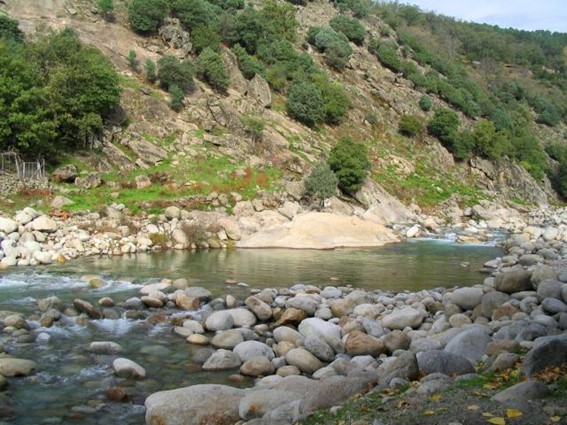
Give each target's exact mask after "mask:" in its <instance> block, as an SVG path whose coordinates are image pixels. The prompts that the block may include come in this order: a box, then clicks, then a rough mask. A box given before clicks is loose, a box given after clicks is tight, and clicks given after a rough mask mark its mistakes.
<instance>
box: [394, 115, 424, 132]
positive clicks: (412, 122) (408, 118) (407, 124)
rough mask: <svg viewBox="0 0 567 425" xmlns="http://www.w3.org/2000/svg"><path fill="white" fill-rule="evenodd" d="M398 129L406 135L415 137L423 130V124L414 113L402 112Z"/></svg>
mask: <svg viewBox="0 0 567 425" xmlns="http://www.w3.org/2000/svg"><path fill="white" fill-rule="evenodd" d="M398 130H399V132H400V133H401V134H403V135H404V136H408V137H415V136H417V135H418V134H420V133H421V132H422V131H423V124H422V123H421V121H420V120H419V118H418V117H416V116H415V115H408V114H404V115H402V117H401V118H400V124H399V127H398Z"/></svg>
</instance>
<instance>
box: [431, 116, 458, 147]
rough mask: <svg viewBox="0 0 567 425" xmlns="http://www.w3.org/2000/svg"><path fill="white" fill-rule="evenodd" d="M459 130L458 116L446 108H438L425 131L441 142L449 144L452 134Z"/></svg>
mask: <svg viewBox="0 0 567 425" xmlns="http://www.w3.org/2000/svg"><path fill="white" fill-rule="evenodd" d="M458 129H459V116H458V115H457V113H456V112H454V111H451V110H450V109H446V108H439V109H437V110H436V111H435V114H434V115H433V117H432V118H431V120H429V123H428V124H427V130H428V131H429V134H431V135H432V136H435V137H437V138H438V139H439V140H440V141H441V142H449V141H450V139H451V138H452V135H453V133H454V132H456V131H458Z"/></svg>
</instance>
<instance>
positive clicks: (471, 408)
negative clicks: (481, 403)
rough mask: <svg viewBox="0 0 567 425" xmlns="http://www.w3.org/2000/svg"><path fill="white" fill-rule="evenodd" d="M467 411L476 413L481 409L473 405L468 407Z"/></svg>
mask: <svg viewBox="0 0 567 425" xmlns="http://www.w3.org/2000/svg"><path fill="white" fill-rule="evenodd" d="M467 409H468V410H470V411H471V412H476V411H477V410H478V409H479V407H478V406H477V405H476V404H471V405H470V406H467Z"/></svg>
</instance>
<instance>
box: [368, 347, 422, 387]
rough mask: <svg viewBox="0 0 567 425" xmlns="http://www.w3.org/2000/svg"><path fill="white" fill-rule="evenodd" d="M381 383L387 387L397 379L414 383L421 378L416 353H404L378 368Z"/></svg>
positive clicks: (387, 360)
mask: <svg viewBox="0 0 567 425" xmlns="http://www.w3.org/2000/svg"><path fill="white" fill-rule="evenodd" d="M377 372H378V375H379V377H380V381H381V382H384V383H385V384H386V385H389V384H390V381H392V379H395V378H401V379H405V380H407V381H414V380H416V379H417V378H418V376H419V365H418V363H417V358H416V356H415V354H414V353H410V352H407V351H406V352H404V353H402V354H401V355H399V356H398V357H389V358H387V359H386V360H385V361H384V362H383V363H382V364H381V365H380V367H378V370H377Z"/></svg>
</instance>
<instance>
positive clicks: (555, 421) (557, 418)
mask: <svg viewBox="0 0 567 425" xmlns="http://www.w3.org/2000/svg"><path fill="white" fill-rule="evenodd" d="M549 419H551V422H553V423H554V424H556V423H557V422H559V421H560V420H561V416H552V417H551V418H549Z"/></svg>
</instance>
